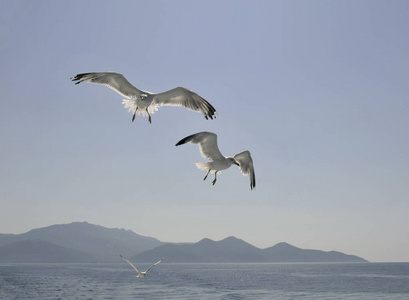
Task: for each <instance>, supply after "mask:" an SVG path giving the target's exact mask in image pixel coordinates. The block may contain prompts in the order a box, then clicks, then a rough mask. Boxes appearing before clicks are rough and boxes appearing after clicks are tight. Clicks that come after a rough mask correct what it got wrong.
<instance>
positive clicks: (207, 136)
mask: <svg viewBox="0 0 409 300" xmlns="http://www.w3.org/2000/svg"><path fill="white" fill-rule="evenodd" d="M185 143H192V144H199V150H200V154H201V155H202V156H203V157H204V158H208V159H209V160H210V161H209V162H198V163H196V166H197V167H198V168H199V169H200V170H202V171H207V174H206V176H205V178H203V180H206V178H207V175H209V173H210V172H211V173H214V180H213V181H212V183H213V185H214V184H215V183H216V175H217V173H220V172H221V170H225V169H228V168H230V166H231V165H233V164H235V165H238V166H239V167H240V171H241V173H242V174H243V175H249V176H250V189H253V188H255V187H256V177H255V174H254V166H253V159H252V158H251V155H250V152H249V151H243V152H240V153H238V154H236V155H233V156H231V157H225V156H223V155H222V154H221V153H220V150H219V148H218V147H217V135H216V134H214V133H213V132H206V131H204V132H199V133H196V134H192V135H190V136H188V137H185V138H184V139H182V140H180V141H179V142H178V143H177V144H176V146H179V145H183V144H185Z"/></svg>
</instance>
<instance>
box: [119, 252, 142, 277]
mask: <svg viewBox="0 0 409 300" xmlns="http://www.w3.org/2000/svg"><path fill="white" fill-rule="evenodd" d="M119 256H120V257H121V258H122V259H123V260H124V261H126V262H127V263H128V264H130V265H131V266H132V268H134V269H135V271H136V272H138V273H139V270H138V268H137V267H136V266H135V265H134V264H133V263H132V262H131V261H129V260H127V259H126V258H125V257H123V256H122V255H119Z"/></svg>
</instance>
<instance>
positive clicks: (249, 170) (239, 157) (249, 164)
mask: <svg viewBox="0 0 409 300" xmlns="http://www.w3.org/2000/svg"><path fill="white" fill-rule="evenodd" d="M233 158H234V159H235V160H236V161H237V162H238V163H239V165H240V171H241V173H242V174H243V175H249V176H250V188H251V189H253V188H255V187H256V175H255V173H254V166H253V159H252V158H251V155H250V152H249V151H243V152H240V153H237V154H236V155H234V156H233Z"/></svg>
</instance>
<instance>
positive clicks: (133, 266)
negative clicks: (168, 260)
mask: <svg viewBox="0 0 409 300" xmlns="http://www.w3.org/2000/svg"><path fill="white" fill-rule="evenodd" d="M119 256H120V257H121V258H122V259H123V260H124V261H126V262H127V263H128V264H130V265H131V266H132V268H134V269H135V271H136V272H138V275H137V276H136V277H138V278H143V277H145V275H146V273H148V271H149V270H150V269H152V268H153V267H154V266H156V265H157V264H159V263H160V262H162V260H164V257H162V259H161V260H160V261H158V262H156V263H154V264H153V265H152V266H150V267H149V268H148V269H146V271H143V272H141V271H139V270H138V268H137V267H136V266H135V265H134V264H133V263H132V262H131V261H129V260H127V259H126V258H125V257H123V256H122V255H119Z"/></svg>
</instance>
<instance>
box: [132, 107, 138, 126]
mask: <svg viewBox="0 0 409 300" xmlns="http://www.w3.org/2000/svg"><path fill="white" fill-rule="evenodd" d="M137 110H138V106H137V107H136V108H135V112H134V113H133V116H132V122H133V121H135V115H136V111H137Z"/></svg>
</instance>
